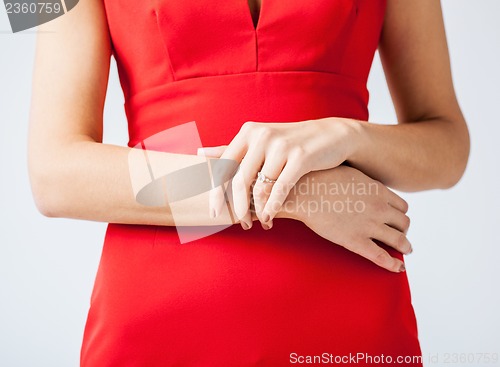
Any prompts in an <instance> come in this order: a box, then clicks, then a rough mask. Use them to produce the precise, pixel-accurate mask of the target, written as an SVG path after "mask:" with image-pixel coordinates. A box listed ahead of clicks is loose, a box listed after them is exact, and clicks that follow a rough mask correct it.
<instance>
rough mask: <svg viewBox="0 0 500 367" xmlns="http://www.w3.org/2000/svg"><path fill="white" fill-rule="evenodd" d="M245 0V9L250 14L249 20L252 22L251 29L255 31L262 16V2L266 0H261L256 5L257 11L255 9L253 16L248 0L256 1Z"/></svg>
mask: <svg viewBox="0 0 500 367" xmlns="http://www.w3.org/2000/svg"><path fill="white" fill-rule="evenodd" d="M245 1H246V3H247V4H246V9H247V12H248V15H249V16H250V22H251V24H252V27H253V30H254V31H255V32H256V31H257V29H258V28H259V23H260V19H261V18H262V7H263V5H264V2H265V1H266V0H261V2H260V6H259V7H257V10H258V11H257V14H256V17H255V18H254V13H253V12H252V7H251V6H250V1H256V0H245ZM254 5H257V4H254Z"/></svg>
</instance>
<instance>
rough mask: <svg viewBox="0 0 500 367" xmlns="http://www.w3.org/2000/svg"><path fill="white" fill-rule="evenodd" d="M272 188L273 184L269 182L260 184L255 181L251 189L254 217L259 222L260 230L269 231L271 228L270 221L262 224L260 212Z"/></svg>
mask: <svg viewBox="0 0 500 367" xmlns="http://www.w3.org/2000/svg"><path fill="white" fill-rule="evenodd" d="M272 188H273V183H270V182H260V181H257V182H256V183H255V185H254V187H253V201H254V209H255V215H256V216H257V219H258V220H259V221H260V222H261V225H262V228H264V229H266V230H267V229H271V228H272V226H273V223H272V221H270V220H268V221H267V222H264V221H263V219H262V212H263V210H264V206H265V204H266V202H267V199H268V198H269V195H270V194H271V190H272Z"/></svg>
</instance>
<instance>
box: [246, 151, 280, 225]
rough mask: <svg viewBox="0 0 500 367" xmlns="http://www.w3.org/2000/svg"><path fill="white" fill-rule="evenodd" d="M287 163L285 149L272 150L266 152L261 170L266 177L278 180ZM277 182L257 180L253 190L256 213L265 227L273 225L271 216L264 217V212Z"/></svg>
mask: <svg viewBox="0 0 500 367" xmlns="http://www.w3.org/2000/svg"><path fill="white" fill-rule="evenodd" d="M285 164H286V155H285V154H284V153H283V151H276V152H272V151H271V152H269V153H268V154H266V158H265V161H264V165H263V166H262V168H261V170H260V171H261V172H262V174H264V175H265V177H267V178H269V179H271V180H276V178H278V177H279V176H280V175H281V173H282V170H283V167H284V166H285ZM275 184H276V183H271V182H262V181H260V180H257V181H256V182H255V186H254V190H253V195H254V203H255V213H256V215H257V218H258V219H259V220H260V222H261V223H262V224H265V226H263V227H264V229H268V228H270V227H272V223H271V218H264V217H263V213H264V209H265V206H266V205H267V202H268V199H269V197H270V195H271V192H272V190H273V187H274V185H275Z"/></svg>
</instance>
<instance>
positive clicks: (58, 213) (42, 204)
mask: <svg viewBox="0 0 500 367" xmlns="http://www.w3.org/2000/svg"><path fill="white" fill-rule="evenodd" d="M37 171H38V170H36V169H32V168H30V170H29V176H30V183H31V192H32V195H33V200H34V202H35V206H36V208H37V209H38V211H39V212H40V213H41V214H42V215H43V216H45V217H48V218H59V217H62V212H63V207H62V205H61V200H60V195H61V192H60V190H59V188H58V187H57V185H56V182H57V178H56V177H54V176H53V175H51V173H50V172H48V171H45V172H43V173H42V172H37Z"/></svg>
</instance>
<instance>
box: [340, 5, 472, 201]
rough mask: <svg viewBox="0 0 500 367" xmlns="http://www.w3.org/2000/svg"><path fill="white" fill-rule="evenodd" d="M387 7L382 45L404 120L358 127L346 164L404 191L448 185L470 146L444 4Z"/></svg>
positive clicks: (461, 169) (459, 170)
mask: <svg viewBox="0 0 500 367" xmlns="http://www.w3.org/2000/svg"><path fill="white" fill-rule="evenodd" d="M387 4H388V5H387V13H386V19H385V24H384V28H383V32H382V38H381V43H380V47H379V50H380V55H381V59H382V63H383V66H384V70H385V74H386V77H387V81H388V84H389V88H390V91H391V95H392V98H393V101H394V105H395V107H396V112H397V116H398V120H399V124H398V125H377V124H366V123H358V124H356V129H355V130H356V133H355V134H354V136H355V137H354V139H353V141H354V142H355V146H356V148H355V151H354V152H353V154H352V155H351V156H350V157H348V161H349V162H350V163H351V164H352V165H353V166H354V167H356V168H358V169H360V170H361V171H363V172H364V173H366V174H368V175H369V176H371V177H373V178H375V179H378V180H380V181H381V182H383V183H384V184H386V185H388V186H391V187H394V188H397V189H400V190H404V191H418V190H425V189H433V188H449V187H451V186H453V185H455V184H456V183H457V182H458V180H459V179H460V177H461V176H462V174H463V172H464V170H465V167H466V164H467V160H468V155H469V144H470V143H469V134H468V130H467V126H466V123H465V120H464V117H463V115H462V112H461V110H460V107H459V105H458V102H457V99H456V96H455V91H454V88H453V82H452V77H451V68H450V59H449V55H448V47H447V42H446V35H445V30H444V25H443V17H442V12H441V5H440V2H439V1H438V0H410V1H404V2H403V1H398V0H388V3H387Z"/></svg>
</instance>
